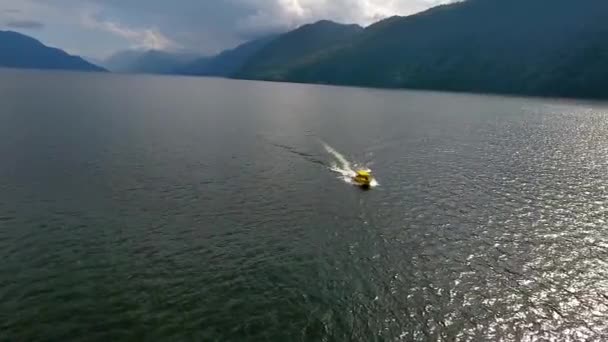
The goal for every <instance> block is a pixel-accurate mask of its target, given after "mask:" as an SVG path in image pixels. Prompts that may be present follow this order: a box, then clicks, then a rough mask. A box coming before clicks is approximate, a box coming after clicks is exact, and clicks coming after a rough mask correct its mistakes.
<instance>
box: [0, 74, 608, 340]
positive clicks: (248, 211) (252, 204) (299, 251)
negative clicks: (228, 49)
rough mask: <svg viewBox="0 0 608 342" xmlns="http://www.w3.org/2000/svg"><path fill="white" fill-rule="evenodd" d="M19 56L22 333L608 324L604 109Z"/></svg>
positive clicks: (394, 331)
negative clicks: (355, 183)
mask: <svg viewBox="0 0 608 342" xmlns="http://www.w3.org/2000/svg"><path fill="white" fill-rule="evenodd" d="M2 73H3V74H2V76H3V77H2V78H0V104H1V105H0V106H2V110H0V156H2V163H0V256H1V257H2V260H3V262H2V264H1V265H0V312H1V313H3V314H4V315H3V317H5V318H6V319H3V320H2V322H0V331H2V336H3V337H5V338H7V339H8V340H82V339H87V340H103V341H107V340H141V339H148V340H189V339H194V340H204V341H210V340H220V341H247V340H276V341H292V340H306V341H321V340H325V341H443V340H447V341H452V340H462V341H466V340H472V341H484V340H491V341H547V340H548V341H581V340H590V341H601V340H606V339H607V338H608V319H607V318H608V264H607V261H606V260H607V256H608V231H607V229H608V225H607V223H606V221H607V220H608V213H607V208H608V188H607V187H608V185H606V184H608V182H607V181H608V117H607V115H608V106H607V105H606V104H602V103H576V102H567V101H558V100H542V99H520V98H501V97H484V96H474V95H455V94H441V93H426V92H406V91H398V92H397V91H378V90H366V89H348V88H337V87H319V86H309V85H287V84H268V83H258V82H236V81H226V80H207V79H192V78H171V77H162V78H161V77H148V76H112V75H83V74H78V73H73V74H72V73H70V74H64V73H41V72H8V71H3V72H2ZM58 84H61V86H57V85H58ZM32 99H35V101H34V100H32ZM320 138H322V139H323V140H324V141H326V146H323V144H320V143H319V139H320ZM330 145H331V147H330ZM338 151H340V152H339V153H338ZM328 152H329V153H328ZM345 156H347V157H345ZM350 161H357V162H360V163H361V166H369V165H371V164H370V163H372V162H373V167H372V168H373V170H374V174H375V175H377V176H378V177H379V179H380V180H381V182H382V186H380V187H377V189H375V190H374V191H370V192H361V191H357V190H356V189H354V188H353V187H350V186H345V184H344V183H343V182H340V181H337V180H336V177H335V176H336V175H335V173H334V172H332V171H331V168H332V167H333V168H334V169H336V170H340V171H341V172H342V173H343V174H345V175H350V173H351V171H352V170H353V169H354V168H355V167H357V166H356V165H354V166H353V165H352V163H350Z"/></svg>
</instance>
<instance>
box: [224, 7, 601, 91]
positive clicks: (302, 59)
mask: <svg viewBox="0 0 608 342" xmlns="http://www.w3.org/2000/svg"><path fill="white" fill-rule="evenodd" d="M605 18H608V1H597V0H579V1H577V2H576V3H573V2H572V1H569V0H466V1H462V2H457V3H453V4H449V5H442V6H438V7H435V8H432V9H430V10H427V11H425V12H421V13H418V14H415V15H412V16H408V17H392V18H388V19H385V20H383V21H380V22H378V23H376V24H373V25H371V26H369V27H367V28H366V29H364V30H360V31H359V32H357V33H355V34H353V35H352V36H350V37H349V38H348V39H346V40H341V41H336V42H333V43H331V44H328V45H326V46H325V47H324V48H323V49H317V50H315V51H303V50H302V49H301V48H300V45H301V42H300V41H299V39H296V38H295V37H294V38H291V36H292V35H293V32H296V31H297V30H296V31H293V32H291V33H287V34H285V35H283V36H281V38H279V39H281V40H282V41H283V43H282V44H281V46H280V47H277V45H275V44H273V45H274V47H275V48H274V49H270V46H269V47H268V48H267V49H264V50H262V51H261V52H260V53H259V54H258V55H256V56H254V57H252V59H251V61H250V62H249V63H247V65H246V66H245V67H244V68H243V69H242V70H240V71H239V72H237V73H236V74H235V77H237V78H247V79H260V80H272V81H289V82H302V83H322V84H336V85H356V86H370V87H387V88H416V89H434V90H451V91H465V92H489V93H509V94H522V95H541V96H564V97H598V98H608V64H607V63H606V61H608V45H607V44H605V43H603V40H604V38H603V37H606V36H607V33H608V20H606V19H605Z"/></svg>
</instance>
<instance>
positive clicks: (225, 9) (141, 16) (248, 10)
mask: <svg viewBox="0 0 608 342" xmlns="http://www.w3.org/2000/svg"><path fill="white" fill-rule="evenodd" d="M446 2H450V0H0V30H12V31H18V32H22V33H24V34H27V35H30V36H33V37H35V38H37V39H40V40H41V41H42V42H43V43H45V44H47V45H50V46H54V47H59V48H61V49H64V50H66V51H68V52H70V53H73V54H78V55H82V56H85V57H88V58H91V59H97V60H101V59H104V58H107V57H109V56H111V55H112V54H114V53H116V52H118V51H123V50H128V49H156V50H169V51H181V50H183V51H190V52H197V53H201V54H205V55H212V54H215V53H218V52H220V51H221V50H223V49H226V48H231V47H234V46H236V45H238V44H240V43H242V42H244V41H247V40H250V39H253V38H256V37H260V36H263V35H265V34H269V33H277V32H284V31H287V30H289V29H293V28H296V27H298V26H300V25H303V24H306V23H310V22H314V21H317V20H321V19H329V20H334V21H337V22H341V23H358V24H361V25H363V26H365V25H369V24H371V23H373V22H375V21H378V20H380V19H383V18H386V17H389V16H392V15H408V14H413V13H416V12H419V11H422V10H425V9H427V8H429V7H432V6H435V5H439V4H442V3H446Z"/></svg>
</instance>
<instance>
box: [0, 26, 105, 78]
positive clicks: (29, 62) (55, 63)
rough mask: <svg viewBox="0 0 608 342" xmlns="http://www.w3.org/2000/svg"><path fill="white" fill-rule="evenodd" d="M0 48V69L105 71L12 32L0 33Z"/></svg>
mask: <svg viewBox="0 0 608 342" xmlns="http://www.w3.org/2000/svg"><path fill="white" fill-rule="evenodd" d="M0 47H1V48H0V67H5V68H19V69H60V70H78V71H105V69H103V68H101V67H98V66H96V65H94V64H91V63H89V62H87V61H85V60H84V59H82V58H80V57H77V56H72V55H70V54H68V53H66V52H65V51H63V50H59V49H56V48H51V47H48V46H45V45H44V44H42V43H41V42H39V41H38V40H36V39H34V38H32V37H29V36H26V35H24V34H21V33H17V32H13V31H0Z"/></svg>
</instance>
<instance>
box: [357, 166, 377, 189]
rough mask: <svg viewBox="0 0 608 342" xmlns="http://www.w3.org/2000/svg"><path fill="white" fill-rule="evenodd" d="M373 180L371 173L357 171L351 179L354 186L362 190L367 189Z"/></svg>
mask: <svg viewBox="0 0 608 342" xmlns="http://www.w3.org/2000/svg"><path fill="white" fill-rule="evenodd" d="M373 179H374V178H373V177H372V174H371V172H369V171H366V170H359V171H357V174H356V175H355V176H354V177H353V182H355V184H357V185H358V186H360V187H361V188H363V189H369V188H370V186H371V184H372V180H373Z"/></svg>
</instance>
